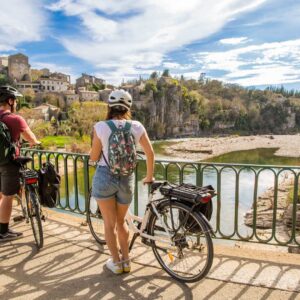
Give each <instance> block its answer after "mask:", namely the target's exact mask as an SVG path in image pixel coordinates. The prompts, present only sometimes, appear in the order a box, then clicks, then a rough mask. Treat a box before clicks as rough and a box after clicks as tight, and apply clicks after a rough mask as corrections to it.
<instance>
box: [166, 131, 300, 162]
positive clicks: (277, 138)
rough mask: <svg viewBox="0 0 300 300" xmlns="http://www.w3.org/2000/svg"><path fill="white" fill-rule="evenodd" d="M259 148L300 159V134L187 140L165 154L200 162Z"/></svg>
mask: <svg viewBox="0 0 300 300" xmlns="http://www.w3.org/2000/svg"><path fill="white" fill-rule="evenodd" d="M174 142H176V140H174ZM257 148H278V150H277V151H276V153H275V155H277V156H286V157H300V134H296V135H257V136H254V135H253V136H226V137H209V138H206V137H204V138H185V139H180V140H178V142H176V143H174V144H173V145H170V146H168V147H166V148H165V153H166V154H167V155H169V156H170V157H172V158H173V159H174V158H178V159H185V160H186V159H188V160H193V161H199V160H205V159H208V158H212V157H214V156H218V155H221V154H225V153H228V152H233V151H242V150H251V149H257Z"/></svg>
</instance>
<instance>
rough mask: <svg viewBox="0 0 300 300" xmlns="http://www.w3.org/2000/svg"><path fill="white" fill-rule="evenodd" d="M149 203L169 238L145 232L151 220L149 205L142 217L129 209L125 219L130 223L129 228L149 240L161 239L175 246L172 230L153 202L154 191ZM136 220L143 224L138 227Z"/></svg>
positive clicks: (162, 241)
mask: <svg viewBox="0 0 300 300" xmlns="http://www.w3.org/2000/svg"><path fill="white" fill-rule="evenodd" d="M148 203H149V204H150V205H151V207H152V209H153V211H154V213H155V214H156V216H157V217H158V219H159V220H160V223H161V225H162V227H163V228H164V230H165V231H166V233H167V238H168V240H162V239H160V238H159V237H154V236H152V235H149V234H147V233H145V232H144V231H145V229H146V228H147V225H148V221H149V216H150V209H149V207H147V208H146V211H145V214H144V216H143V217H142V218H141V217H138V216H135V215H133V214H132V213H131V212H130V210H129V209H128V211H127V214H126V217H125V219H126V221H127V223H128V226H129V229H130V230H131V231H133V232H134V234H137V235H139V236H141V237H142V238H147V239H149V240H155V241H159V242H161V243H164V244H167V245H169V246H174V245H175V244H174V242H172V238H171V234H170V231H169V230H168V228H167V226H166V224H165V223H164V222H163V221H162V219H161V216H160V214H159V213H158V211H157V209H156V206H155V204H154V203H153V194H152V193H150V194H149V197H148ZM134 221H137V222H138V223H139V224H141V227H140V228H138V227H137V226H136V225H135V224H134Z"/></svg>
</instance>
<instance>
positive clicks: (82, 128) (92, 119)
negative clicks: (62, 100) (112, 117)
mask: <svg viewBox="0 0 300 300" xmlns="http://www.w3.org/2000/svg"><path fill="white" fill-rule="evenodd" d="M106 114H107V104H106V103H101V102H93V101H86V102H73V103H72V104H71V107H70V110H69V112H68V115H69V120H68V121H69V123H70V125H71V128H72V132H73V133H74V134H75V135H78V136H79V137H80V138H82V137H83V136H84V135H90V133H91V131H92V129H93V126H94V124H95V123H96V122H97V121H101V120H105V117H106Z"/></svg>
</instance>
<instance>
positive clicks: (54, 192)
mask: <svg viewBox="0 0 300 300" xmlns="http://www.w3.org/2000/svg"><path fill="white" fill-rule="evenodd" d="M38 175H39V196H40V201H41V204H42V205H43V206H46V207H50V208H52V207H55V206H56V203H57V200H58V198H59V185H60V175H59V174H58V173H57V172H56V170H55V167H54V165H53V164H51V163H50V162H47V163H43V165H42V168H41V169H40V170H39V171H38Z"/></svg>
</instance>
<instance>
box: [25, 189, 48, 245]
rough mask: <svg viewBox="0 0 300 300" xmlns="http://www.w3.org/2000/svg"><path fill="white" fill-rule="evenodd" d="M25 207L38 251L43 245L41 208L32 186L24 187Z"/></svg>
mask: <svg viewBox="0 0 300 300" xmlns="http://www.w3.org/2000/svg"><path fill="white" fill-rule="evenodd" d="M25 198H26V207H27V213H28V217H29V219H30V223H31V227H32V231H33V236H34V239H35V242H36V245H37V248H38V249H41V248H42V247H43V245H44V236H43V227H42V221H41V207H40V203H39V200H38V196H37V192H36V189H35V188H34V187H33V186H27V187H26V193H25Z"/></svg>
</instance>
